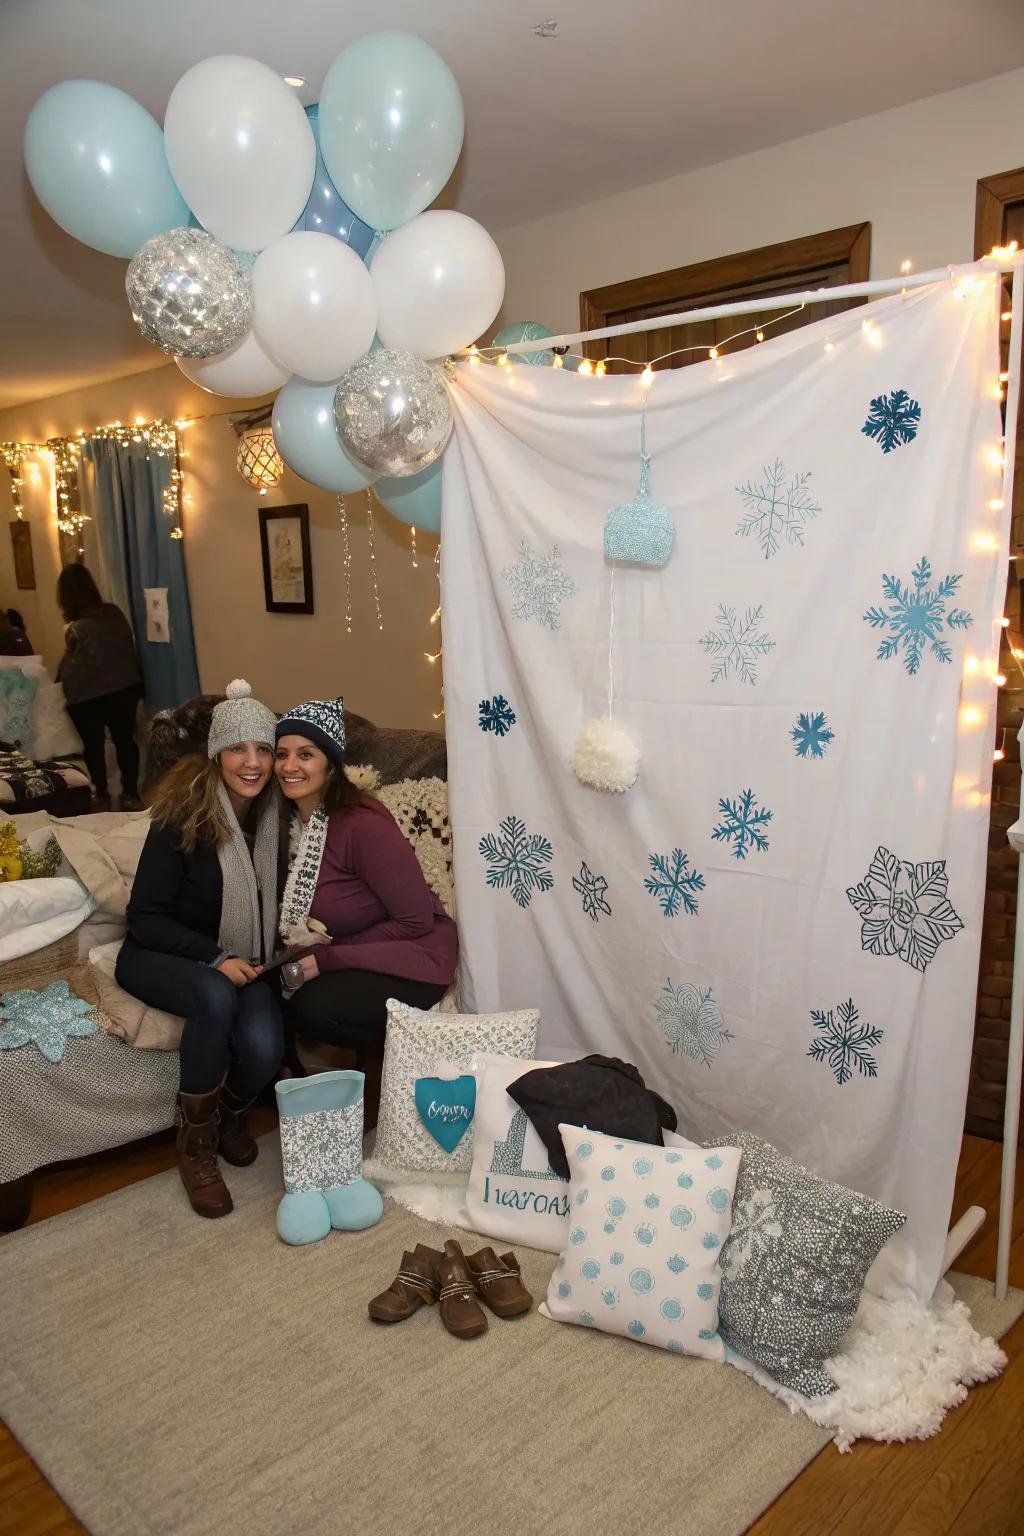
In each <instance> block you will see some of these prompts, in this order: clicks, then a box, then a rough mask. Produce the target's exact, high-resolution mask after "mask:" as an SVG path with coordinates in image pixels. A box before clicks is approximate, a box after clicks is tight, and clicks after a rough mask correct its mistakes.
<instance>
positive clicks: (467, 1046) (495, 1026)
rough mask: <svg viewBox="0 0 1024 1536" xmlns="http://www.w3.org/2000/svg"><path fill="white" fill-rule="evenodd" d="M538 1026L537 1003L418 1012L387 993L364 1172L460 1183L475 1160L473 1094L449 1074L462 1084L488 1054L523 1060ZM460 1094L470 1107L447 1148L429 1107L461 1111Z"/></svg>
mask: <svg viewBox="0 0 1024 1536" xmlns="http://www.w3.org/2000/svg"><path fill="white" fill-rule="evenodd" d="M539 1028H540V1014H539V1012H538V1011H537V1009H536V1008H524V1009H521V1010H520V1011H519V1012H518V1013H434V1012H431V1013H423V1012H421V1010H420V1009H419V1008H411V1007H409V1005H408V1004H406V1003H399V1002H395V1001H394V999H392V1000H391V1001H390V1002H389V1003H388V1023H387V1032H386V1034H385V1037H384V1069H383V1073H382V1076H381V1085H380V1111H379V1114H378V1118H377V1140H376V1143H375V1145H374V1149H373V1156H372V1158H370V1159H369V1161H368V1162H367V1164H366V1170H365V1171H366V1176H367V1178H371V1179H382V1180H384V1181H386V1182H391V1183H401V1184H404V1183H438V1184H441V1183H459V1184H464V1183H465V1182H466V1178H467V1176H468V1174H469V1170H470V1166H471V1164H472V1161H473V1125H472V1120H473V1117H474V1111H475V1101H476V1095H475V1092H474V1093H473V1094H472V1095H471V1097H472V1100H473V1105H472V1106H470V1105H469V1100H468V1097H467V1096H466V1095H465V1094H464V1093H460V1092H459V1091H457V1090H456V1088H455V1082H454V1081H453V1080H452V1079H453V1074H454V1076H455V1078H456V1080H457V1081H458V1082H461V1083H462V1085H463V1087H465V1086H466V1085H465V1078H466V1077H469V1078H470V1081H472V1074H473V1073H474V1072H475V1071H477V1070H478V1069H479V1068H480V1067H482V1065H483V1061H484V1058H485V1057H486V1056H488V1055H498V1056H514V1057H515V1058H516V1059H517V1060H518V1061H519V1062H520V1063H522V1062H524V1061H529V1060H530V1059H531V1058H532V1057H533V1054H534V1052H535V1050H536V1048H537V1032H538V1030H539ZM459 1074H461V1076H459ZM446 1079H447V1081H446ZM418 1085H419V1086H418ZM460 1099H461V1101H462V1103H461V1109H462V1111H463V1112H464V1111H465V1110H467V1109H468V1118H469V1128H468V1130H467V1131H466V1132H465V1134H463V1135H461V1136H460V1137H459V1138H458V1140H457V1141H456V1142H455V1144H454V1146H452V1147H451V1150H449V1149H448V1147H447V1146H445V1145H444V1144H443V1142H444V1138H443V1137H442V1138H441V1140H438V1138H437V1136H436V1134H435V1132H436V1126H435V1130H431V1129H430V1124H431V1121H430V1114H431V1106H433V1107H434V1109H435V1110H437V1111H438V1112H439V1116H440V1119H441V1120H443V1118H444V1112H445V1109H446V1108H447V1109H448V1111H450V1113H451V1114H452V1115H454V1114H456V1113H457V1112H459V1110H460V1102H459V1101H460ZM445 1100H448V1101H449V1102H448V1103H447V1105H446V1103H445V1102H444V1101H445ZM425 1115H426V1118H425Z"/></svg>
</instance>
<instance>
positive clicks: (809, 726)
mask: <svg viewBox="0 0 1024 1536" xmlns="http://www.w3.org/2000/svg"><path fill="white" fill-rule="evenodd" d="M789 734H790V736H791V737H792V738H793V750H794V752H795V753H796V755H797V757H808V758H811V757H824V756H825V753H826V752H827V751H828V749H829V747H830V746H831V744H832V742H833V741H834V740H835V735H836V733H835V731H833V730H831V729H830V727H829V723H828V721H827V720H826V719H825V714H824V711H823V710H820V709H819V710H816V711H815V712H814V714H813V715H812V714H810V713H809V712H806V711H801V713H800V714H799V715H797V717H796V725H794V727H793V729H792V730H791V731H790V733H789Z"/></svg>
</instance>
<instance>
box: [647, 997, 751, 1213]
mask: <svg viewBox="0 0 1024 1536" xmlns="http://www.w3.org/2000/svg"><path fill="white" fill-rule="evenodd" d="M662 990H663V994H664V995H663V996H662V997H659V998H657V999H656V1000H655V1003H654V1011H655V1013H656V1014H657V1015H658V1018H659V1020H660V1021H661V1029H662V1033H663V1034H664V1036H665V1039H666V1040H667V1041H668V1043H669V1046H670V1047H671V1049H672V1050H673V1052H675V1054H676V1055H678V1054H679V1052H680V1051H682V1053H683V1054H684V1055H685V1056H689V1058H690V1060H691V1061H702V1062H703V1063H704V1065H705V1066H706V1067H710V1065H711V1063H712V1062H713V1061H714V1059H715V1057H716V1056H717V1055H718V1053H719V1051H720V1050H721V1049H722V1046H723V1045H724V1044H725V1043H726V1041H727V1040H731V1039H732V1038H733V1037H732V1035H731V1034H730V1032H729V1030H727V1029H726V1027H725V1018H724V1017H723V1014H722V1010H721V1008H719V1006H718V1004H717V1003H716V1002H715V1000H714V998H713V997H712V996H711V988H710V987H698V986H696V985H695V984H694V983H693V982H692V981H684V982H682V983H681V984H680V985H679V986H678V987H675V986H673V985H672V977H671V976H669V977H668V979H667V981H666V983H665V986H664V988H663V989H662ZM684 1177H685V1175H684ZM679 1182H680V1183H682V1179H680V1180H679ZM687 1187H689V1186H687Z"/></svg>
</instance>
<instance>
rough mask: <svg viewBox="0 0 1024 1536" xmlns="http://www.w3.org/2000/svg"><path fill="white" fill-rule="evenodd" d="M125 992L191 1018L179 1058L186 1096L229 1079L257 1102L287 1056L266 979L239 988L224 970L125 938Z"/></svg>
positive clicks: (241, 1095)
mask: <svg viewBox="0 0 1024 1536" xmlns="http://www.w3.org/2000/svg"><path fill="white" fill-rule="evenodd" d="M116 974H117V981H118V985H119V986H122V987H123V988H124V990H125V991H126V992H130V993H131V994H132V996H133V997H137V998H138V999H139V1001H140V1002H143V1003H147V1004H148V1005H149V1007H150V1008H162V1009H163V1010H164V1011H165V1012H166V1013H176V1014H179V1015H180V1016H182V1017H183V1018H184V1020H185V1030H184V1033H183V1034H182V1037H181V1045H180V1047H179V1055H180V1057H181V1091H182V1093H210V1092H211V1091H212V1090H213V1089H214V1088H217V1087H218V1086H219V1085H220V1083H221V1082H223V1080H224V1078H225V1076H226V1077H227V1084H226V1086H227V1087H228V1088H229V1089H230V1091H231V1092H232V1093H233V1094H234V1095H235V1097H236V1098H238V1099H243V1100H245V1101H248V1100H249V1099H254V1098H255V1097H256V1095H257V1094H258V1093H259V1091H260V1089H261V1088H263V1087H264V1086H265V1085H266V1084H267V1083H269V1082H270V1079H271V1078H272V1077H273V1076H274V1074H275V1072H276V1071H277V1069H278V1067H279V1066H280V1065H281V1059H282V1057H283V1055H284V1030H283V1027H282V1023H281V1005H280V1003H279V1002H278V999H277V997H276V996H275V994H274V992H273V991H272V990H271V988H270V987H269V986H268V984H267V983H266V982H265V981H253V982H250V983H249V985H248V986H247V987H236V986H234V985H233V984H232V983H231V982H230V981H228V979H227V977H226V976H223V975H222V974H221V972H220V971H217V970H214V969H213V968H212V967H210V966H208V965H200V964H199V962H198V961H197V960H182V959H181V958H180V957H179V956H178V955H165V954H162V953H161V952H160V951H159V950H155V949H143V947H142V945H141V944H136V943H134V942H133V940H131V939H126V940H125V942H124V944H123V945H122V947H121V953H120V955H119V956H118V959H117V973H116Z"/></svg>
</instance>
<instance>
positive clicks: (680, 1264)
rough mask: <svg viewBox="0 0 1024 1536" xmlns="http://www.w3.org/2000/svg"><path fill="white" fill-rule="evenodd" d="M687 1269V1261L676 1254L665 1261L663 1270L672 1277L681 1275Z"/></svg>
mask: <svg viewBox="0 0 1024 1536" xmlns="http://www.w3.org/2000/svg"><path fill="white" fill-rule="evenodd" d="M689 1267H690V1265H689V1261H688V1260H687V1259H684V1258H683V1257H682V1255H681V1254H678V1253H674V1254H673V1255H672V1257H671V1258H670V1259H666V1260H665V1268H666V1269H667V1270H669V1271H670V1273H671V1274H673V1275H681V1274H682V1273H683V1271H684V1270H686V1269H689Z"/></svg>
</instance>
